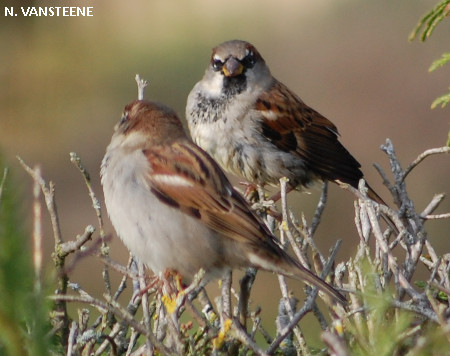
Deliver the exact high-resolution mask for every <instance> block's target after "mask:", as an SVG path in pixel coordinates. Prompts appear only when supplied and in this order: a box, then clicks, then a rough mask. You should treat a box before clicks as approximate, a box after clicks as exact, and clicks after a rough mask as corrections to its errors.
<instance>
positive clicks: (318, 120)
mask: <svg viewBox="0 0 450 356" xmlns="http://www.w3.org/2000/svg"><path fill="white" fill-rule="evenodd" d="M257 109H258V110H259V111H260V112H261V115H262V134H263V135H264V136H265V137H266V138H267V139H268V140H269V141H270V142H272V143H273V144H274V145H275V146H277V148H279V149H280V150H283V151H285V152H292V153H294V154H296V155H299V156H300V157H301V158H302V159H303V160H304V161H305V162H306V164H307V165H308V167H309V169H311V170H312V171H313V172H314V173H315V174H317V175H318V176H320V177H322V178H324V179H328V180H336V179H339V180H341V181H343V182H346V183H349V184H351V185H353V186H355V185H357V184H358V181H359V179H360V178H362V176H363V174H362V172H361V170H360V169H359V168H360V164H359V163H358V161H356V159H355V158H354V157H353V156H352V155H351V154H350V153H349V152H348V151H347V150H346V149H345V147H344V146H342V144H341V143H340V142H339V140H338V138H339V135H338V132H337V128H336V126H335V125H334V124H333V123H332V122H331V121H329V120H328V119H327V118H325V117H324V116H323V115H321V114H319V113H318V112H317V111H315V110H314V109H312V108H310V107H309V106H307V105H306V104H305V103H303V101H301V99H300V98H299V97H297V96H296V95H295V94H293V93H292V92H291V91H290V90H289V89H288V88H287V87H286V86H285V85H284V84H282V83H280V82H278V81H275V82H274V84H273V85H272V87H271V88H270V90H269V91H267V92H265V93H264V94H263V95H262V96H261V97H260V99H259V100H258V102H257Z"/></svg>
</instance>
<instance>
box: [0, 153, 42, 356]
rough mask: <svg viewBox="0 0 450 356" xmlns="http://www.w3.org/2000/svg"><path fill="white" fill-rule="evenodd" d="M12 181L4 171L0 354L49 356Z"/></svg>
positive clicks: (0, 189)
mask: <svg viewBox="0 0 450 356" xmlns="http://www.w3.org/2000/svg"><path fill="white" fill-rule="evenodd" d="M1 166H2V165H1V159H0V167H1ZM12 181H13V180H12V179H11V178H10V176H9V175H8V174H7V170H6V169H5V170H4V174H3V178H2V180H1V184H0V301H1V302H0V354H2V355H4V354H9V355H24V354H29V355H36V356H40V355H48V342H47V339H48V338H47V337H46V334H47V333H48V331H49V326H48V325H49V323H48V316H47V307H46V306H45V302H44V300H45V299H44V296H43V294H42V293H40V292H38V291H34V290H33V274H34V272H33V268H32V265H31V262H30V261H31V254H30V251H29V245H30V241H29V239H28V236H27V235H26V234H25V231H24V222H23V219H21V217H20V216H19V214H18V212H19V211H20V209H19V204H18V201H19V199H18V198H17V197H18V192H17V187H15V186H14V185H13V184H12Z"/></svg>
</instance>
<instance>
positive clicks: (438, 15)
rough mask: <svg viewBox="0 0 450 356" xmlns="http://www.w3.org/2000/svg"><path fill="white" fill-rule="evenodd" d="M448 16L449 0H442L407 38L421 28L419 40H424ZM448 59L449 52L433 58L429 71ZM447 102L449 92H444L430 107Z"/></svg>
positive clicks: (449, 59)
mask: <svg viewBox="0 0 450 356" xmlns="http://www.w3.org/2000/svg"><path fill="white" fill-rule="evenodd" d="M447 16H450V0H444V1H442V2H440V3H439V4H438V5H437V6H436V7H435V8H434V9H433V10H431V11H430V12H429V13H427V14H426V15H425V16H424V17H423V18H422V19H421V20H420V21H419V23H418V24H417V26H416V28H415V29H414V31H413V32H412V33H411V35H410V36H409V40H410V41H413V40H414V39H415V38H416V37H417V35H418V34H419V32H420V31H421V30H423V32H422V35H421V36H420V40H421V41H422V42H424V41H426V40H427V39H428V38H429V37H430V36H431V34H432V33H433V31H434V29H435V28H436V26H437V25H438V23H440V22H441V21H442V20H443V19H444V18H445V17H447ZM449 61H450V53H444V54H443V55H442V57H441V58H439V59H437V60H435V61H434V62H433V63H432V64H431V66H430V68H429V69H428V70H429V71H430V72H432V71H434V70H436V69H437V68H439V67H442V66H443V65H444V64H446V63H448V62H449ZM448 103H450V93H447V94H444V95H442V96H440V97H438V98H436V99H435V100H434V101H433V102H432V103H431V108H432V109H434V108H436V107H437V106H439V105H440V106H441V108H444V107H445V106H446V105H447V104H448Z"/></svg>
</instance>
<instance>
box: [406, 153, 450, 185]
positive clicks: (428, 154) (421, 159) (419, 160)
mask: <svg viewBox="0 0 450 356" xmlns="http://www.w3.org/2000/svg"><path fill="white" fill-rule="evenodd" d="M449 152H450V147H438V148H431V149H429V150H426V151H425V152H422V153H421V154H420V155H419V156H418V157H417V158H416V159H415V160H414V161H413V162H412V163H411V164H410V165H409V166H408V167H407V168H406V169H405V171H404V172H403V176H402V181H404V180H405V178H406V176H407V175H408V174H409V173H410V172H411V171H412V170H413V169H414V168H415V167H417V165H418V164H419V163H420V162H422V161H423V160H424V159H425V158H427V157H429V156H432V155H435V154H442V153H449Z"/></svg>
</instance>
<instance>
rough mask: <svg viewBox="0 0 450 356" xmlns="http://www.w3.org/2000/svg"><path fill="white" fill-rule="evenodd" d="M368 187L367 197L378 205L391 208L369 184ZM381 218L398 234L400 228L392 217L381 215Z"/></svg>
mask: <svg viewBox="0 0 450 356" xmlns="http://www.w3.org/2000/svg"><path fill="white" fill-rule="evenodd" d="M366 187H367V189H368V191H367V196H368V197H369V198H370V199H372V200H373V201H375V202H377V203H378V204H383V205H385V206H387V207H388V206H389V205H387V204H386V203H385V201H384V200H383V199H382V198H381V197H380V196H379V195H378V194H377V193H376V192H375V191H374V190H373V189H372V188H371V187H370V186H369V185H368V184H367V182H366ZM381 218H382V219H383V220H384V221H385V222H386V224H388V226H389V227H390V228H391V230H392V231H393V232H394V233H396V234H398V233H399V231H398V228H397V226H396V225H395V223H394V221H393V220H392V219H391V217H390V216H388V215H387V214H384V213H381Z"/></svg>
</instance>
